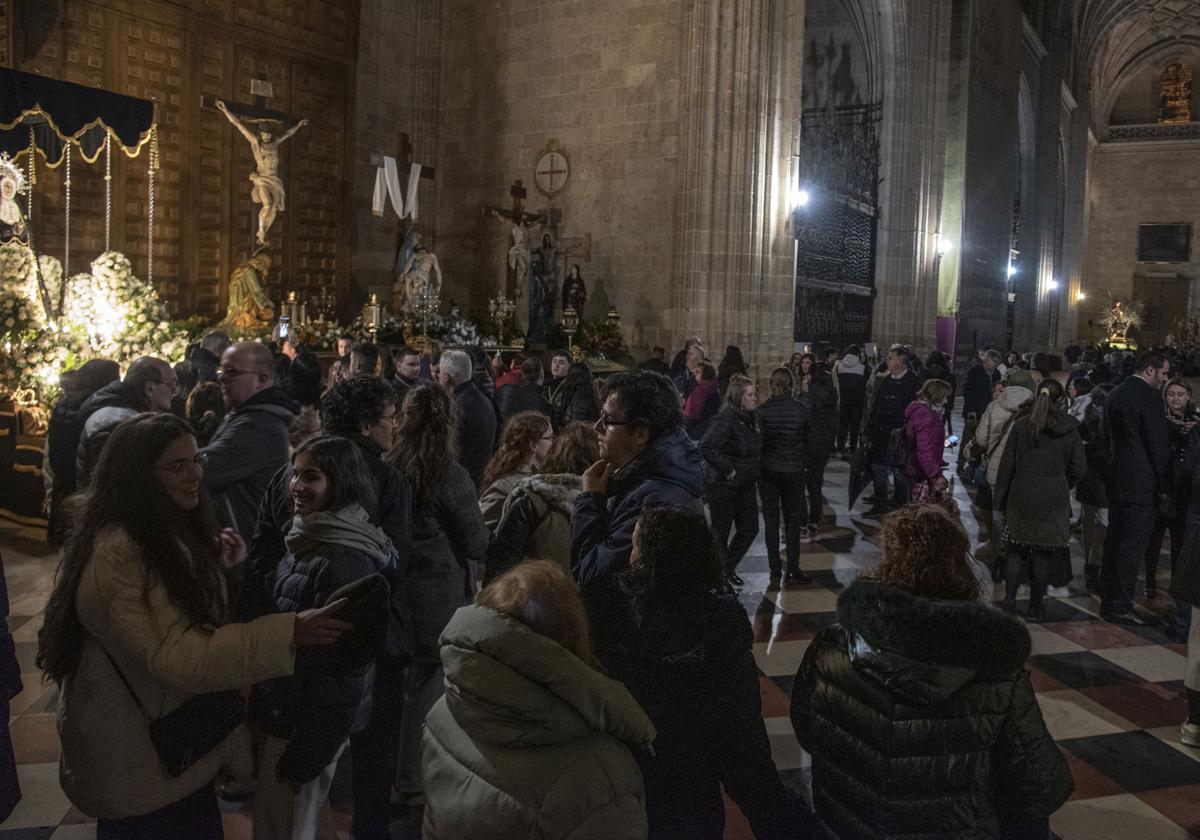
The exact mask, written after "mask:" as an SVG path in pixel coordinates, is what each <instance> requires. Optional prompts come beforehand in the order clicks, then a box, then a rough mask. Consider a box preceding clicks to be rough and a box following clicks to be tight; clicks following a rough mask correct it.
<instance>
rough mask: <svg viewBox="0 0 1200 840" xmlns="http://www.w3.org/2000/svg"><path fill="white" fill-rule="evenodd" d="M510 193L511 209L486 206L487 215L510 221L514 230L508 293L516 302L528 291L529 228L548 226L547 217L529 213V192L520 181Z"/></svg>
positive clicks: (512, 231) (512, 233) (505, 291)
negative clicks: (526, 200)
mask: <svg viewBox="0 0 1200 840" xmlns="http://www.w3.org/2000/svg"><path fill="white" fill-rule="evenodd" d="M508 194H509V195H510V196H511V197H512V200H513V203H512V209H511V210H503V209H501V208H499V207H491V206H488V205H484V208H483V212H484V215H487V216H492V217H493V218H497V219H506V220H508V223H509V225H510V227H511V230H510V233H511V235H512V246H511V247H510V248H509V249H508V273H507V279H506V283H505V290H504V293H505V296H506V297H508V298H509V299H515V297H516V296H517V294H518V293H519V291H524V289H523V288H522V287H523V286H524V281H525V280H526V279H527V278H528V277H529V270H530V263H529V258H530V257H529V242H528V237H529V228H531V227H533V226H534V225H539V224H540V225H544V224H546V217H545V216H539V215H534V214H532V213H527V212H526V211H525V209H524V204H525V197H526V195H527V194H528V193H527V191H526V189H525V187H524V185H523V184H522V183H521V182H520V181H519V180H518V181H514V182H513V185H512V188H511V189H509V191H508Z"/></svg>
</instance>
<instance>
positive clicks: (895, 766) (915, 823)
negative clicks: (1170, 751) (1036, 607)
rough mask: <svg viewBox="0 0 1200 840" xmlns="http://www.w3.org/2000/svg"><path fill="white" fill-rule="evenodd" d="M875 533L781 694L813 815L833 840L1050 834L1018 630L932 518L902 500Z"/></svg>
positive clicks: (1043, 739)
mask: <svg viewBox="0 0 1200 840" xmlns="http://www.w3.org/2000/svg"><path fill="white" fill-rule="evenodd" d="M883 536H884V558H885V559H884V561H883V562H882V563H881V564H880V565H879V566H878V567H877V568H875V569H873V570H872V571H870V572H868V573H867V574H865V575H863V576H862V577H860V578H859V579H858V580H856V581H854V582H853V583H851V584H850V586H848V587H846V589H845V590H843V591H842V594H841V595H840V596H839V597H838V610H837V615H838V623H837V624H834V625H832V626H830V627H827V628H825V629H824V630H822V631H821V632H820V633H818V634H817V637H816V638H815V639H813V641H812V643H811V644H810V645H809V647H808V650H807V651H806V652H805V655H804V660H803V662H802V663H801V665H800V670H799V673H798V674H797V675H796V682H795V687H794V688H793V690H792V709H791V717H792V724H793V726H794V727H795V731H796V737H797V739H798V740H799V741H800V745H801V746H802V747H804V749H805V750H806V751H807V752H808V753H810V754H811V755H812V779H813V781H812V784H813V805H814V807H815V810H816V812H817V816H818V817H820V818H821V819H822V821H823V822H824V823H825V827H826V828H827V829H828V831H829V833H830V834H831V835H832V836H833V837H835V838H839V840H851V838H853V840H876V838H884V837H888V838H896V837H954V838H956V840H984V838H995V837H1022V838H1046V837H1049V817H1050V815H1051V814H1052V813H1054V811H1055V810H1057V809H1058V808H1059V806H1061V805H1062V804H1063V803H1064V802H1065V801H1066V800H1067V797H1068V796H1070V795H1071V791H1072V789H1073V787H1074V785H1073V782H1072V780H1071V772H1070V768H1069V767H1068V766H1067V762H1066V760H1065V759H1064V758H1063V756H1062V753H1060V752H1059V749H1058V747H1057V746H1056V745H1055V743H1054V739H1053V738H1052V737H1051V736H1050V733H1049V732H1048V731H1047V729H1046V724H1045V721H1044V720H1043V719H1042V713H1041V710H1040V709H1039V707H1038V703H1037V699H1036V696H1035V694H1034V690H1033V685H1032V683H1031V682H1030V677H1029V671H1028V670H1027V669H1026V667H1025V660H1026V659H1027V658H1028V657H1029V654H1030V651H1031V647H1032V645H1031V643H1030V639H1029V631H1028V630H1026V628H1025V626H1024V625H1023V624H1022V623H1021V622H1020V621H1019V620H1018V619H1016V618H1014V617H1013V616H1010V615H1006V614H1005V613H1003V612H1000V611H999V610H995V609H992V608H991V607H989V606H985V605H983V604H980V603H978V601H977V597H978V594H979V582H978V580H977V575H976V573H975V572H974V571H973V570H972V568H971V566H970V565H969V564H968V562H967V549H968V546H969V544H968V541H967V537H966V534H965V533H964V532H963V531H962V528H961V527H960V526H959V524H958V523H957V522H955V521H954V520H953V519H951V517H950V516H949V515H948V514H947V513H946V512H945V511H944V510H942V509H940V508H937V507H934V506H931V505H915V504H911V505H907V506H905V507H903V508H901V509H900V510H899V511H897V512H896V513H893V514H891V515H890V516H888V517H887V519H885V520H884V524H883ZM652 719H653V716H652Z"/></svg>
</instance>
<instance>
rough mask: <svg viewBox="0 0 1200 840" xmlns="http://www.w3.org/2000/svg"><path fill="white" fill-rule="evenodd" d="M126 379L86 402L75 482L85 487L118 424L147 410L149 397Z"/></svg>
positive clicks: (105, 388)
mask: <svg viewBox="0 0 1200 840" xmlns="http://www.w3.org/2000/svg"><path fill="white" fill-rule="evenodd" d="M136 391H137V389H136V388H134V387H133V386H132V385H130V384H129V383H126V382H110V383H108V384H107V385H105V386H104V387H103V388H101V389H100V390H99V391H97V392H96V393H94V394H92V395H91V396H90V397H88V398H87V399H86V400H84V401H83V405H81V406H80V407H79V416H78V422H79V424H80V427H81V428H82V430H83V431H81V432H80V433H79V444H78V446H77V447H76V449H75V485H76V487H85V486H86V485H87V484H88V482H89V481H91V478H92V471H93V470H94V469H95V468H96V462H97V461H99V460H100V450H102V449H103V448H104V444H105V442H106V441H107V440H108V437H109V435H111V434H112V431H113V429H114V428H116V425H117V424H118V423H120V422H121V421H122V420H124V419H125V418H127V417H132V416H133V415H135V414H137V413H138V412H141V411H146V410H147V408H148V407H147V405H146V398H145V396H143V395H142V394H139V393H136Z"/></svg>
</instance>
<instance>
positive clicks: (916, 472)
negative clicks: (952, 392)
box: [904, 400, 946, 481]
mask: <svg viewBox="0 0 1200 840" xmlns="http://www.w3.org/2000/svg"><path fill="white" fill-rule="evenodd" d="M945 428H946V427H945V425H944V415H943V414H942V412H941V410H940V409H936V408H933V407H932V406H930V405H929V404H927V403H923V402H921V401H919V400H915V401H913V402H911V403H909V404H908V407H907V408H906V409H904V433H905V436H906V437H907V438H908V463H907V464H906V465H905V467H904V472H905V474H906V475H907V476H908V477H909V479H910V480H912V481H933V480H934V479H935V478H937V477H938V476H939V475H941V474H942V446H943V445H944V444H945V442H946V441H945V438H944V437H943V435H944V434H945Z"/></svg>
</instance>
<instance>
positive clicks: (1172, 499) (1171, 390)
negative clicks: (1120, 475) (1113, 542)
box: [1146, 378, 1200, 622]
mask: <svg viewBox="0 0 1200 840" xmlns="http://www.w3.org/2000/svg"><path fill="white" fill-rule="evenodd" d="M1163 404H1164V410H1165V411H1166V415H1167V436H1168V437H1167V439H1168V442H1169V444H1170V447H1171V460H1170V461H1168V462H1167V505H1166V509H1165V510H1160V511H1159V516H1158V522H1156V523H1155V525H1154V532H1153V535H1152V536H1151V538H1150V545H1149V547H1148V548H1147V549H1146V597H1147V598H1154V597H1155V596H1157V595H1158V559H1159V555H1161V554H1162V543H1163V536H1164V534H1167V533H1169V534H1170V535H1171V570H1172V571H1174V570H1175V566H1176V563H1177V561H1178V559H1179V547H1180V546H1181V545H1183V529H1184V520H1185V518H1186V514H1187V503H1188V495H1189V493H1190V492H1191V487H1192V480H1191V479H1192V476H1191V473H1190V472H1189V471H1188V469H1187V466H1186V458H1185V455H1186V452H1187V447H1188V434H1189V433H1190V432H1191V431H1192V427H1193V426H1195V425H1196V421H1197V419H1200V412H1197V410H1196V407H1195V406H1194V405H1192V386H1191V385H1189V384H1188V383H1187V382H1186V381H1184V380H1182V379H1179V378H1175V379H1172V380H1171V381H1170V382H1168V383H1167V384H1166V387H1164V388H1163ZM1185 622H1186V619H1185Z"/></svg>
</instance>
